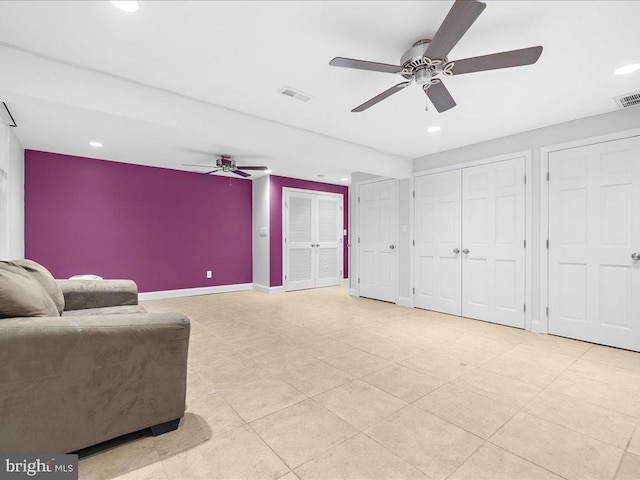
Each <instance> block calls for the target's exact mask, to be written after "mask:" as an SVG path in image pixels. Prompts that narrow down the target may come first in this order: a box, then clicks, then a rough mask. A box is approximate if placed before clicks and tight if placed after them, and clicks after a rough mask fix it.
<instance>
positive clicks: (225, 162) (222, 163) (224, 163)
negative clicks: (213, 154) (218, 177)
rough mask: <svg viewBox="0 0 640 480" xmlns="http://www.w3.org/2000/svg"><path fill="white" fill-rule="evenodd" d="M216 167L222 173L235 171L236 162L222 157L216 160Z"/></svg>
mask: <svg viewBox="0 0 640 480" xmlns="http://www.w3.org/2000/svg"><path fill="white" fill-rule="evenodd" d="M216 166H217V167H218V168H221V169H222V171H223V172H232V171H233V170H235V169H236V161H235V160H231V159H230V158H229V157H224V156H223V157H220V158H218V159H216Z"/></svg>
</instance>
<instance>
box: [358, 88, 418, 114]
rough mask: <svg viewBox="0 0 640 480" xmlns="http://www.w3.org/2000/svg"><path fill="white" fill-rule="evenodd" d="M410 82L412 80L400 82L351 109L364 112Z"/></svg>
mask: <svg viewBox="0 0 640 480" xmlns="http://www.w3.org/2000/svg"><path fill="white" fill-rule="evenodd" d="M410 83H411V82H402V83H399V84H398V85H395V86H393V87H391V88H390V89H389V90H385V91H384V92H382V93H381V94H380V95H376V96H375V97H373V98H372V99H370V100H367V101H366V102H364V103H363V104H362V105H358V106H357V107H356V108H354V109H353V110H351V111H352V112H354V113H359V112H364V111H365V110H366V109H368V108H371V107H373V106H374V105H375V104H376V103H378V102H381V101H382V100H384V99H385V98H387V97H390V96H391V95H393V94H394V93H397V92H399V91H400V90H403V89H404V88H406V87H407V86H408V85H409V84H410Z"/></svg>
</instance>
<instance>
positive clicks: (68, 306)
mask: <svg viewBox="0 0 640 480" xmlns="http://www.w3.org/2000/svg"><path fill="white" fill-rule="evenodd" d="M56 282H58V285H60V288H61V289H62V293H63V295H64V304H65V306H64V309H65V310H83V309H85V308H102V307H117V306H120V305H137V304H138V286H137V285H136V283H135V282H133V281H131V280H56Z"/></svg>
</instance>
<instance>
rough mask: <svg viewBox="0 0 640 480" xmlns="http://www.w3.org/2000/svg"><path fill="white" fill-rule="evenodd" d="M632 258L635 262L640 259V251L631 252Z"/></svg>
mask: <svg viewBox="0 0 640 480" xmlns="http://www.w3.org/2000/svg"><path fill="white" fill-rule="evenodd" d="M631 258H632V259H633V261H634V262H637V261H639V260H640V253H638V252H636V253H632V254H631Z"/></svg>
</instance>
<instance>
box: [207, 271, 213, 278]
mask: <svg viewBox="0 0 640 480" xmlns="http://www.w3.org/2000/svg"><path fill="white" fill-rule="evenodd" d="M207 278H213V272H212V271H211V270H207Z"/></svg>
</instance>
